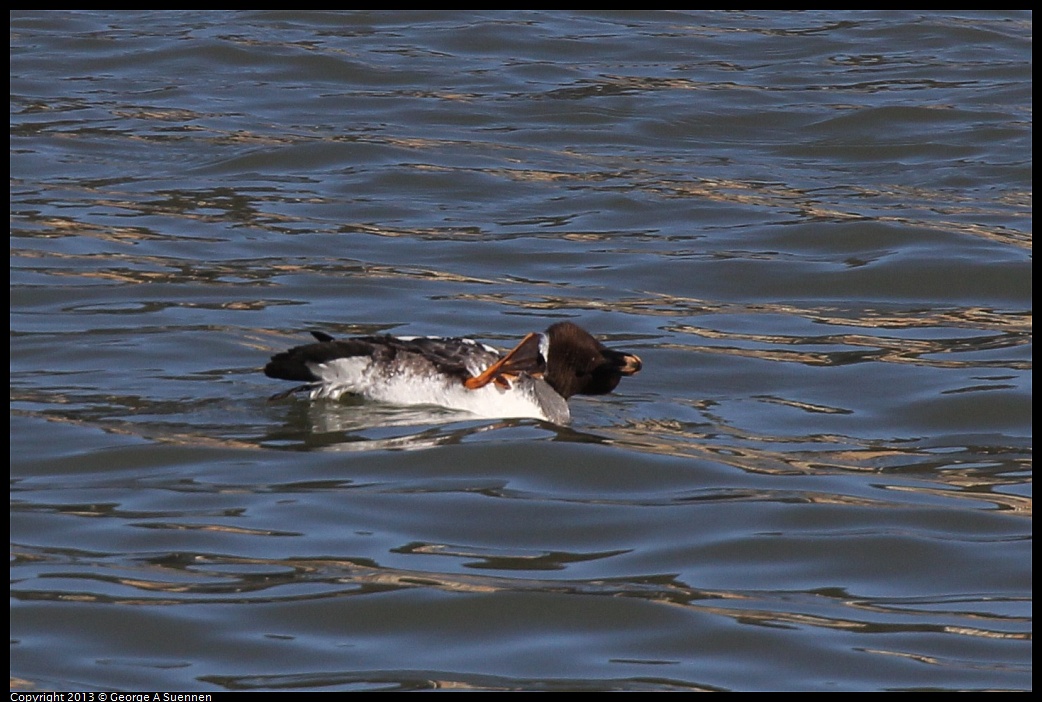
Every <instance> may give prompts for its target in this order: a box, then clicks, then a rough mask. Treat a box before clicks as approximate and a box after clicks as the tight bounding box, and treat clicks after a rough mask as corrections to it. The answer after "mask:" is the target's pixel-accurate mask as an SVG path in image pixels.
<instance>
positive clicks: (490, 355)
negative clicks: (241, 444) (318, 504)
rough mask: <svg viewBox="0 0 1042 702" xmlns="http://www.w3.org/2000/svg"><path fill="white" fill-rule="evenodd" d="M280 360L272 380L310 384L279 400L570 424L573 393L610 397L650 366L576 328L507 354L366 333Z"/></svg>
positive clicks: (550, 332) (564, 326)
mask: <svg viewBox="0 0 1042 702" xmlns="http://www.w3.org/2000/svg"><path fill="white" fill-rule="evenodd" d="M311 334H312V335H313V336H314V337H315V339H317V340H318V342H317V343H314V344H307V345H304V346H297V347H295V348H292V349H290V350H289V351H284V352H282V353H279V354H275V355H274V356H272V357H271V361H269V362H268V364H267V365H266V366H264V375H266V376H268V377H269V378H280V379H283V380H295V381H298V382H304V383H305V384H304V385H300V386H298V387H295V388H292V389H290V390H287V391H285V392H281V393H278V394H277V395H274V396H272V398H271V399H273V400H277V399H281V398H283V397H287V396H289V395H291V394H293V393H296V392H301V393H307V395H308V397H309V398H310V399H312V400H314V399H318V398H330V399H334V400H335V399H338V398H339V397H340V396H341V395H343V394H344V393H351V394H357V395H362V396H363V397H366V398H368V399H370V400H376V401H379V402H387V403H390V404H398V405H440V406H442V407H448V408H450V409H456V410H464V411H467V412H471V413H473V414H475V415H478V416H481V417H503V418H505V417H534V418H536V419H543V420H546V421H550V422H553V423H555V424H566V423H567V422H568V421H569V419H570V416H571V415H570V413H569V411H568V402H567V400H568V398H570V397H571V396H572V395H604V394H607V393H609V392H611V391H612V390H614V389H615V386H616V385H618V384H619V380H621V379H622V376H624V375H633V374H634V373H636V372H637V371H639V370H640V369H641V365H642V364H641V360H640V358H638V357H637V356H635V355H633V354H627V353H622V352H620V351H613V350H612V349H609V348H606V347H605V346H604V345H603V344H601V343H600V342H599V341H597V340H596V339H594V338H593V337H592V336H591V335H590V334H589V332H587V331H586V330H584V329H582V328H581V327H579V326H578V325H576V324H573V323H571V322H558V323H557V324H554V325H552V326H551V327H550V328H549V329H547V330H546V332H545V333H542V334H539V333H536V332H532V333H531V334H528V335H527V336H525V338H524V339H522V340H521V343H519V344H518V345H517V346H515V347H514V348H513V349H512V350H511V351H509V352H507V353H503V352H501V351H499V350H497V349H494V348H492V347H491V346H486V345H485V344H480V343H478V342H476V341H473V340H471V339H463V338H447V339H446V338H433V337H397V336H387V335H384V336H361V337H353V338H350V339H340V340H337V339H334V338H333V337H331V336H329V335H328V334H324V333H322V332H311Z"/></svg>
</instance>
